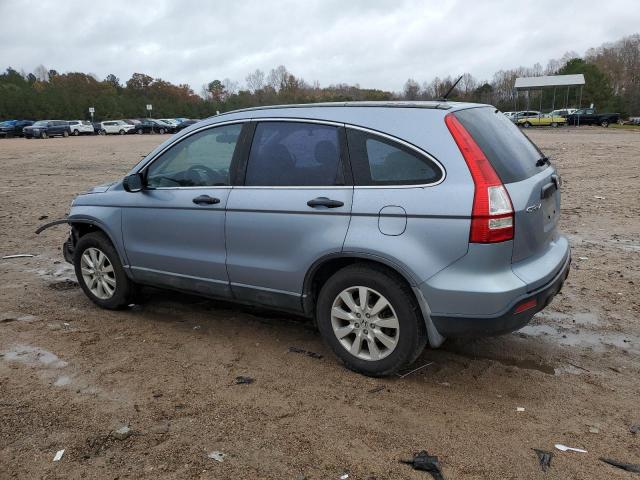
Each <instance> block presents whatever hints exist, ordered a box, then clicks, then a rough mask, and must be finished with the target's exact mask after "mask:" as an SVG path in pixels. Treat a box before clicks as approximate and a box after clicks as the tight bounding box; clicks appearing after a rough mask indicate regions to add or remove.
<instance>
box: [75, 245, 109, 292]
mask: <svg viewBox="0 0 640 480" xmlns="http://www.w3.org/2000/svg"><path fill="white" fill-rule="evenodd" d="M80 270H81V272H82V279H83V280H84V283H85V284H86V285H87V288H88V289H89V290H90V291H91V293H92V294H93V295H95V296H96V297H97V298H99V299H100V300H108V299H110V298H111V297H113V294H114V293H115V291H116V273H115V271H114V269H113V265H112V264H111V261H110V260H109V257H107V255H105V253H104V252H103V251H102V250H100V249H98V248H95V247H89V248H87V249H86V250H85V251H84V252H82V257H81V259H80Z"/></svg>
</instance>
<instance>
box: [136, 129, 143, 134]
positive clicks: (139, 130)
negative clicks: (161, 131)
mask: <svg viewBox="0 0 640 480" xmlns="http://www.w3.org/2000/svg"><path fill="white" fill-rule="evenodd" d="M136 133H137V134H138V135H142V134H143V133H144V132H143V131H142V129H141V128H139V129H138V130H137V131H136Z"/></svg>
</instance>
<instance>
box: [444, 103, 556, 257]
mask: <svg viewBox="0 0 640 480" xmlns="http://www.w3.org/2000/svg"><path fill="white" fill-rule="evenodd" d="M496 112H497V111H496V110H495V109H494V108H492V107H481V108H471V109H467V110H460V111H457V112H455V116H456V117H457V118H458V119H459V120H460V122H461V123H462V124H463V126H464V127H465V128H466V129H467V131H468V132H469V133H470V134H471V136H472V137H473V139H474V140H475V141H476V143H477V144H478V145H479V146H480V148H481V149H482V151H483V152H484V154H485V155H486V157H487V158H488V159H489V161H490V162H491V164H492V166H493V168H494V169H495V171H496V173H497V174H498V176H499V177H500V179H501V180H502V182H503V183H504V184H505V187H506V188H507V191H508V192H509V196H510V197H511V201H512V203H513V208H514V211H515V238H514V243H513V256H512V260H513V262H518V261H520V260H523V259H526V258H528V257H530V256H533V255H536V254H538V253H541V252H543V251H544V250H545V249H546V248H547V247H548V246H549V243H550V242H552V241H553V240H554V238H555V237H556V236H557V230H556V225H557V223H558V220H559V217H560V190H559V187H560V178H559V176H558V175H557V174H556V171H555V168H553V167H552V166H551V165H550V164H549V163H548V162H547V161H545V160H544V159H545V156H544V154H543V153H542V152H541V151H540V150H539V149H538V147H536V146H535V145H534V144H533V143H532V142H531V141H530V140H529V139H528V138H527V137H526V136H525V135H524V133H522V131H520V130H519V129H518V128H516V127H515V126H514V125H513V124H512V123H511V122H509V121H505V120H504V116H503V115H500V114H499V112H498V113H496Z"/></svg>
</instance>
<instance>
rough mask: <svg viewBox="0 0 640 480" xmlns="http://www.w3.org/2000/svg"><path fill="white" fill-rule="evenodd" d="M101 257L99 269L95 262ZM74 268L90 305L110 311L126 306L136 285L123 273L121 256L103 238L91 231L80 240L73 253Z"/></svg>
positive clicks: (97, 263) (103, 236) (102, 235)
mask: <svg viewBox="0 0 640 480" xmlns="http://www.w3.org/2000/svg"><path fill="white" fill-rule="evenodd" d="M85 254H86V255H85ZM101 255H104V257H105V258H106V260H103V261H102V262H101V265H102V266H100V262H98V261H96V260H95V259H97V258H100V259H102V256H101ZM73 265H74V268H75V272H76V277H77V279H78V283H79V284H80V287H81V288H82V290H83V291H84V293H85V295H87V297H89V299H90V300H91V301H92V302H93V303H95V304H96V305H98V306H99V307H102V308H106V309H109V310H117V309H120V308H124V307H126V306H127V305H129V303H130V302H131V299H132V298H133V294H134V291H135V285H134V284H133V282H131V280H129V277H127V274H126V273H125V272H124V269H123V268H122V263H120V257H119V256H118V253H117V252H116V250H115V248H114V247H113V245H112V244H111V242H110V241H109V239H108V238H107V237H106V235H104V234H103V233H101V232H94V233H88V234H86V235H84V236H83V237H81V238H80V240H79V241H78V244H77V245H76V248H75V250H74V252H73ZM92 267H93V268H92ZM92 271H93V272H94V274H93V275H92V274H91V272H92ZM96 272H98V274H96ZM94 280H95V281H94Z"/></svg>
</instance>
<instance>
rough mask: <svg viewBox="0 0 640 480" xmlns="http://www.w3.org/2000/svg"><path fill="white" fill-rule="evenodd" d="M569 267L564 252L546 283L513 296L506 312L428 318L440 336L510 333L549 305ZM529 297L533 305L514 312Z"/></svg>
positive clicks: (568, 256) (569, 262)
mask: <svg viewBox="0 0 640 480" xmlns="http://www.w3.org/2000/svg"><path fill="white" fill-rule="evenodd" d="M570 266H571V256H570V255H567V257H566V260H565V261H564V264H563V265H562V266H561V268H560V270H559V271H558V273H557V274H556V275H555V276H554V277H553V278H552V279H551V280H550V281H549V282H548V283H546V284H545V285H543V286H541V287H539V288H538V289H536V290H534V291H533V292H529V293H527V294H525V295H521V296H520V297H518V298H516V299H515V300H514V301H513V302H512V304H511V306H510V307H509V308H508V309H507V311H506V312H505V313H502V314H499V315H495V316H482V317H473V316H441V315H432V316H431V320H432V321H433V324H434V326H435V327H436V329H437V330H438V332H439V333H440V334H441V335H443V336H445V337H451V338H454V337H469V336H471V337H474V336H475V337H478V336H490V335H501V334H504V333H509V332H513V331H514V330H518V329H519V328H522V327H523V326H525V325H526V324H527V323H529V321H530V320H531V318H532V317H533V316H534V315H535V314H536V313H537V312H539V311H540V310H542V309H544V308H545V307H546V306H547V305H549V303H550V302H551V300H552V299H553V297H555V296H556V295H557V294H558V292H560V290H561V289H562V285H563V284H564V281H565V280H566V278H567V277H568V276H569V269H570ZM532 300H535V306H534V307H532V308H529V309H527V310H525V311H522V312H520V313H517V309H518V307H519V306H521V305H522V304H524V303H527V302H531V301H532Z"/></svg>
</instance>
